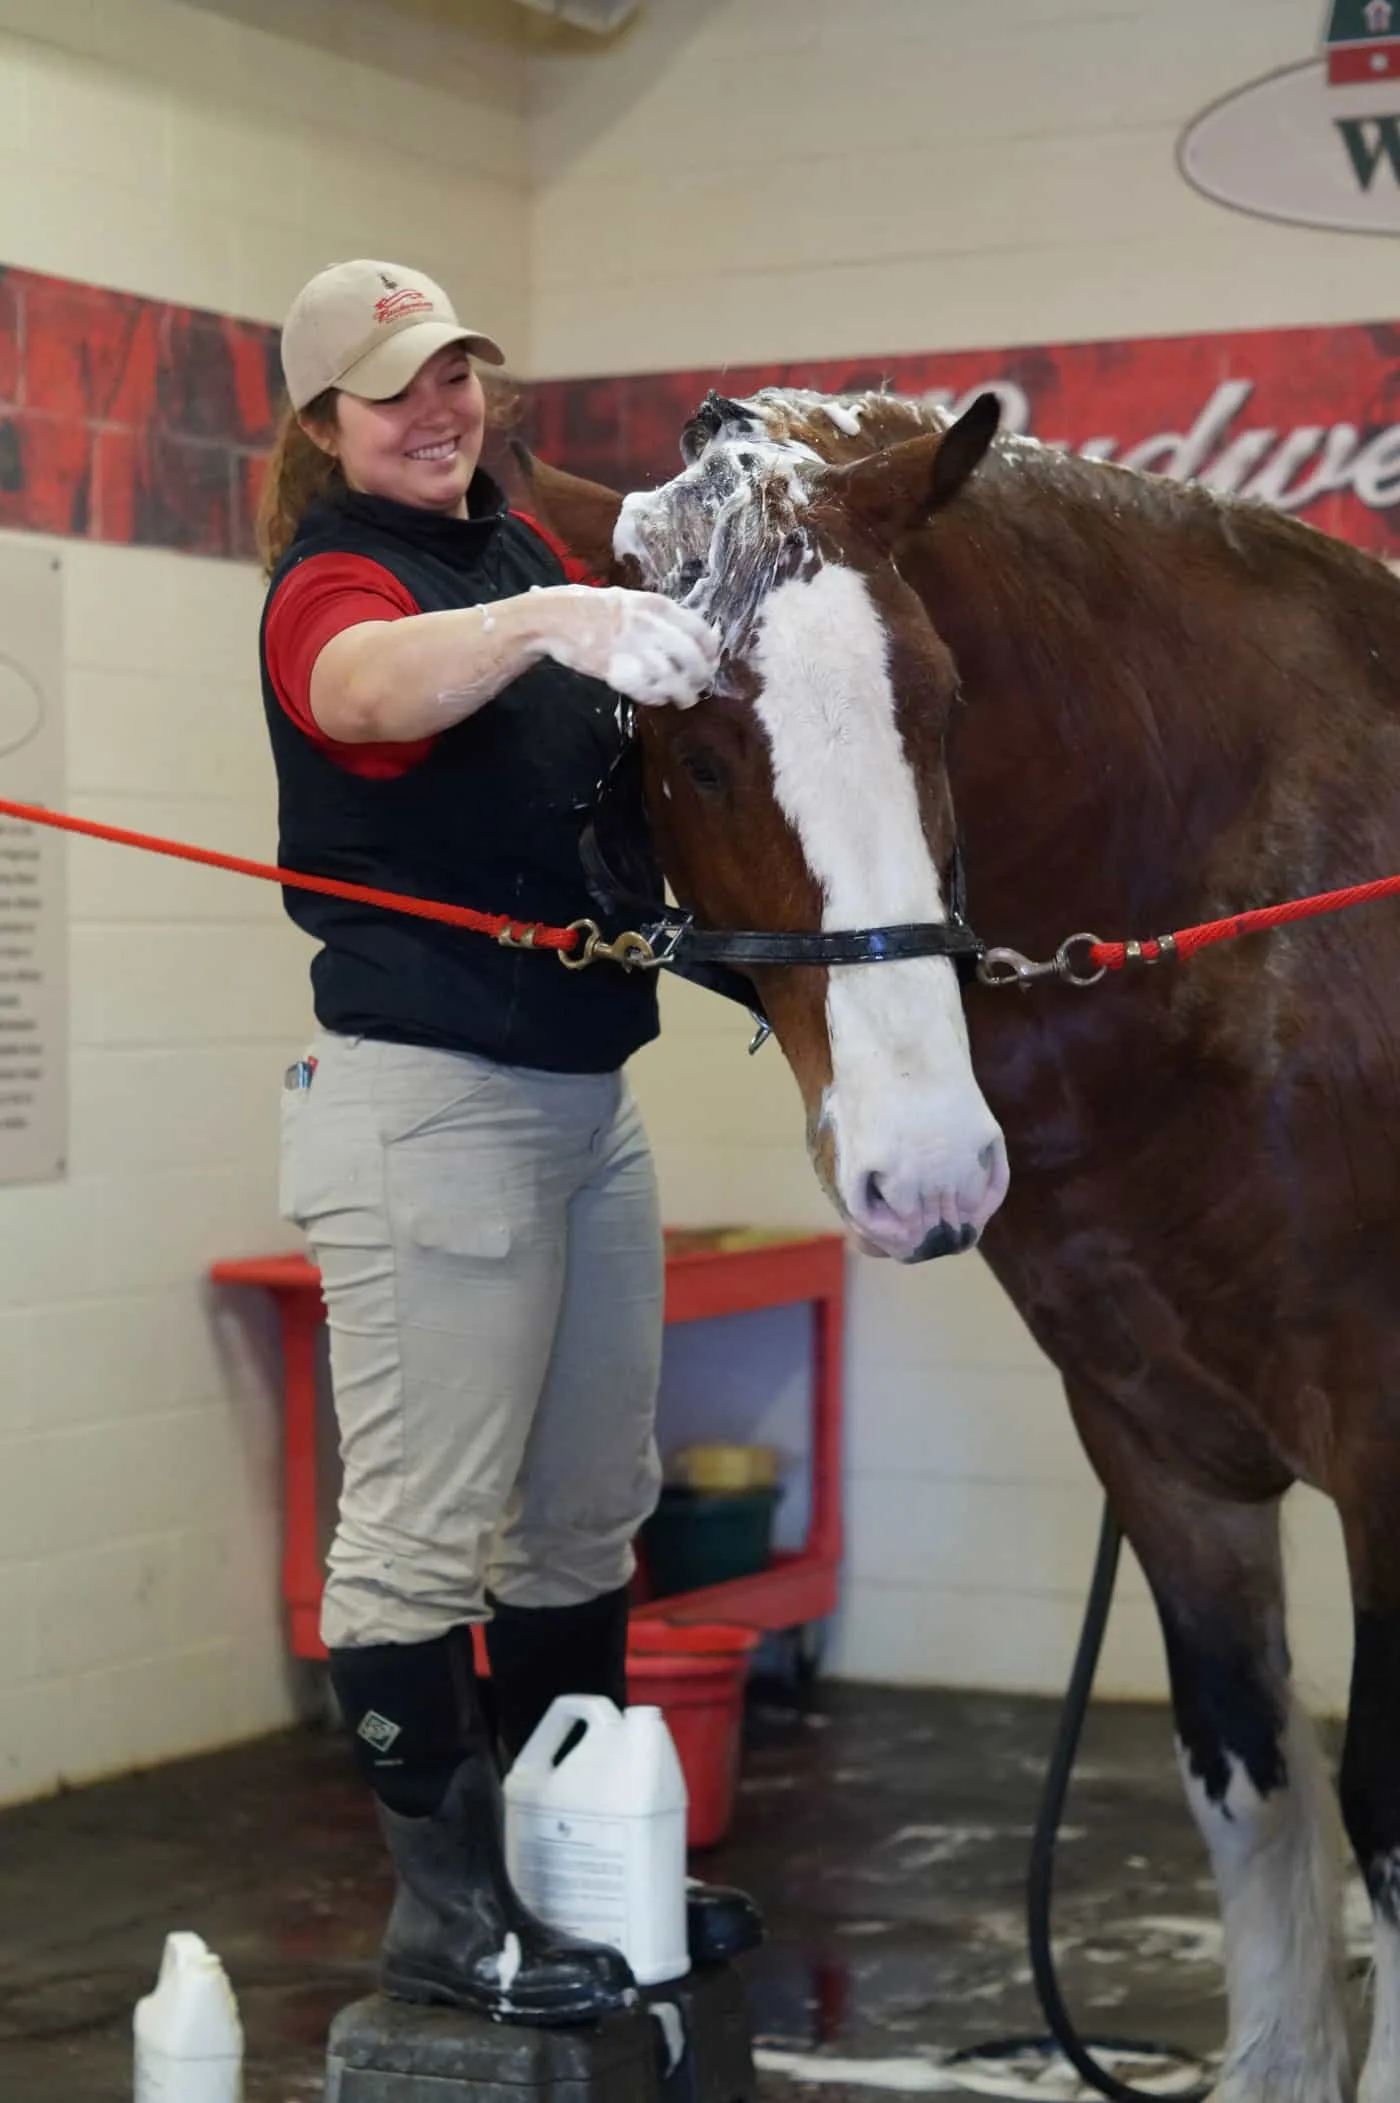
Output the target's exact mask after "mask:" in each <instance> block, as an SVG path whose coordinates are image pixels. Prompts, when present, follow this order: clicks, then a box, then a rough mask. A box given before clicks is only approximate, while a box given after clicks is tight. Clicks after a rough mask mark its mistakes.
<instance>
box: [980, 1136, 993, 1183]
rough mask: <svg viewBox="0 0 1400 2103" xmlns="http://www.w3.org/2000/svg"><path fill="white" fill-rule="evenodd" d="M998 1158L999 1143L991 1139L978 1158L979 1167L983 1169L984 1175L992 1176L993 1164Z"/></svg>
mask: <svg viewBox="0 0 1400 2103" xmlns="http://www.w3.org/2000/svg"><path fill="white" fill-rule="evenodd" d="M996 1157H997V1143H996V1141H995V1139H989V1140H988V1141H987V1144H986V1145H985V1146H984V1147H983V1149H982V1151H981V1153H980V1154H979V1155H978V1156H977V1166H978V1167H979V1168H980V1169H981V1171H982V1173H983V1175H990V1174H991V1171H992V1163H993V1162H994V1161H995V1160H996Z"/></svg>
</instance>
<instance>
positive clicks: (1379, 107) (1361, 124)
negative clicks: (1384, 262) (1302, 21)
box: [1177, 0, 1400, 234]
mask: <svg viewBox="0 0 1400 2103" xmlns="http://www.w3.org/2000/svg"><path fill="white" fill-rule="evenodd" d="M1177 158H1178V161H1179V164H1180V167H1181V172H1182V174H1183V175H1184V176H1185V177H1186V180H1187V181H1188V182H1189V183H1191V184H1192V185H1193V186H1194V187H1195V188H1196V189H1198V190H1200V191H1202V192H1203V193H1204V195H1205V196H1207V197H1211V198H1214V199H1215V201H1216V202H1217V203H1218V204H1226V205H1233V206H1234V207H1235V209H1236V210H1237V211H1241V212H1252V213H1254V214H1255V215H1256V216H1257V217H1259V218H1263V219H1284V220H1289V221H1291V222H1292V223H1293V224H1295V225H1299V226H1324V227H1334V228H1337V229H1338V230H1339V231H1344V232H1347V233H1367V234H1400V0H1330V5H1329V8H1328V14H1327V21H1326V26H1325V32H1324V38H1323V48H1322V51H1321V54H1320V55H1319V56H1317V57H1315V58H1312V59H1308V60H1305V61H1304V62H1303V63H1302V64H1301V65H1296V66H1287V67H1285V68H1284V69H1283V70H1282V71H1281V72H1278V73H1269V74H1266V75H1265V77H1264V78H1263V79H1262V80H1256V81H1252V82H1251V83H1250V84H1249V86H1247V87H1243V88H1237V89H1236V90H1235V91H1234V93H1233V94H1230V95H1227V96H1225V97H1224V98H1223V100H1222V101H1220V102H1217V103H1214V104H1212V106H1211V108H1210V109H1208V110H1205V111H1204V112H1203V113H1202V114H1201V115H1200V116H1199V117H1197V118H1196V120H1195V122H1194V123H1193V124H1191V125H1190V126H1188V128H1187V130H1186V131H1185V133H1184V134H1183V136H1182V139H1181V142H1180V145H1179V147H1178V149H1177Z"/></svg>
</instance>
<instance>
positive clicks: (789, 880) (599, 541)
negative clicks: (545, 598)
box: [521, 396, 1007, 1262]
mask: <svg viewBox="0 0 1400 2103" xmlns="http://www.w3.org/2000/svg"><path fill="white" fill-rule="evenodd" d="M996 422H997V405H996V402H995V399H994V398H993V397H991V396H985V397H982V398H981V399H980V400H979V401H978V402H977V403H976V404H974V405H973V407H972V408H971V409H970V410H969V411H968V412H967V414H966V415H965V416H964V417H962V418H961V419H960V420H959V421H958V422H957V423H955V424H953V425H951V426H950V427H949V428H946V429H939V430H936V431H932V432H926V433H925V434H924V435H923V436H921V437H917V438H913V439H909V440H907V441H905V442H903V443H901V444H898V445H893V446H890V447H887V448H886V449H885V450H883V451H880V452H878V453H875V454H873V455H868V457H865V458H858V457H851V458H848V459H845V460H840V459H838V460H836V461H833V460H832V459H829V458H823V457H822V454H821V452H819V451H818V450H817V448H816V447H815V446H813V445H811V444H809V443H807V442H806V441H805V440H804V439H803V438H801V437H799V436H797V435H788V434H785V435H784V436H782V437H780V438H777V439H775V438H774V437H773V436H772V435H771V434H770V432H769V430H768V429H767V428H765V424H764V421H763V419H762V417H761V416H760V415H759V414H757V413H756V412H755V410H754V407H753V405H750V404H745V403H736V402H731V401H728V400H727V399H725V398H724V397H721V396H711V397H710V398H709V399H708V401H707V402H706V403H705V404H704V406H703V407H702V409H701V410H700V411H699V412H698V414H697V416H696V417H695V418H694V419H692V421H691V423H690V424H689V425H688V426H687V429H686V434H685V439H684V442H683V457H684V458H685V460H686V462H687V464H686V467H685V469H684V471H683V472H682V473H681V474H679V475H677V476H676V477H675V478H674V480H672V481H670V482H668V483H666V484H665V485H664V486H662V487H661V488H659V489H655V490H650V491H644V492H640V493H638V494H635V495H631V496H628V497H626V498H623V497H620V496H618V495H617V494H616V493H614V492H612V491H610V490H606V489H604V488H602V487H601V486H600V485H598V484H594V483H587V482H582V481H580V480H579V479H578V478H576V477H573V476H568V475H564V474H561V473H560V472H559V471H558V470H555V469H551V468H547V467H545V466H544V465H543V464H542V463H539V462H534V461H531V460H528V459H526V458H522V462H521V464H522V466H523V468H524V470H525V472H526V474H527V477H528V479H529V482H530V492H531V501H532V504H533V507H534V508H535V510H536V511H537V512H539V513H540V514H541V515H542V516H544V517H545V518H546V519H547V520H548V522H549V523H550V524H551V525H552V526H553V527H554V529H555V531H556V532H558V533H559V534H560V535H561V537H562V538H563V539H564V540H565V542H566V543H567V544H568V545H569V546H570V547H571V548H572V549H573V550H574V552H575V553H576V554H578V555H580V556H582V557H583V558H584V559H585V560H586V561H588V562H589V564H590V566H591V567H592V569H593V570H594V572H595V574H597V575H599V576H602V577H606V578H607V579H609V580H610V581H615V582H623V583H628V584H632V585H634V586H638V587H645V588H648V589H651V590H655V591H661V592H664V593H666V594H667V595H668V596H669V597H671V598H673V599H677V600H681V601H683V602H684V603H685V604H686V605H688V606H690V607H692V608H694V609H695V610H696V611H698V612H699V613H701V614H702V615H703V616H704V617H705V618H706V619H707V620H709V621H711V622H713V623H714V625H715V626H716V627H717V628H718V629H719V631H720V634H721V636H722V639H723V649H722V655H721V660H720V666H719V671H718V674H717V676H716V680H715V685H714V688H713V690H712V691H711V692H710V693H709V694H708V695H706V696H705V697H704V698H703V699H702V700H701V701H700V703H699V704H698V705H697V706H696V707H694V708H692V709H688V710H685V711H682V710H680V709H659V710H657V709H647V710H643V711H641V717H642V720H641V722H640V725H639V730H640V735H641V738H642V740H643V748H644V762H645V778H646V797H647V807H648V812H649V815H650V818H651V823H652V827H653V832H654V836H655V840H656V845H657V848H658V851H659V853H660V857H661V861H662V864H663V866H664V867H665V870H666V874H667V876H668V878H669V879H670V882H671V885H672V888H673V889H674V891H675V893H676V896H677V897H678V898H679V899H680V901H681V903H682V904H683V905H684V906H685V907H687V908H688V909H689V910H690V911H692V912H693V913H694V914H695V916H696V919H697V921H698V922H699V923H700V924H701V925H702V926H704V927H706V928H711V929H726V928H727V929H732V928H761V929H765V930H774V931H778V932H780V933H784V934H788V933H793V934H795V933H798V932H805V933H814V932H818V931H836V930H846V929H881V930H883V929H890V928H902V927H907V926H910V925H914V926H920V927H923V928H924V929H928V928H930V927H934V928H938V927H941V926H942V925H943V924H944V923H946V922H947V921H948V920H949V917H950V910H951V903H952V897H953V891H954V888H955V885H956V880H957V879H956V873H955V872H956V865H957V833H956V822H955V817H954V811H953V804H952V797H951V794H950V791H949V786H948V777H947V771H946V767H945V758H944V746H945V737H946V733H947V730H948V725H949V721H950V717H951V714H952V711H953V708H954V705H955V701H956V696H957V675H956V671H955V668H954V665H953V662H952V659H951V657H950V655H949V653H948V651H947V649H946V648H945V647H944V645H943V643H942V642H941V641H940V639H939V637H938V635H937V634H936V632H935V631H934V629H933V627H932V625H931V624H930V622H929V620H928V618H927V616H926V614H925V613H924V611H923V608H922V606H921V604H920V602H919V601H918V599H917V598H916V597H915V595H914V593H913V592H912V591H911V590H910V589H909V588H908V586H907V585H906V584H905V583H904V582H903V580H902V579H901V577H900V574H899V571H898V568H897V567H896V562H895V552H896V550H897V548H898V545H899V542H900V540H901V538H902V536H903V535H904V534H905V533H907V532H909V531H910V530H912V529H913V528H915V527H916V526H918V525H920V524H922V523H923V521H924V520H926V519H927V518H928V517H929V516H930V515H931V514H932V513H934V512H935V511H937V510H938V509H939V508H940V507H941V506H942V505H945V504H947V503H950V502H951V501H952V500H953V498H954V497H955V496H956V494H957V492H958V490H959V488H960V487H961V486H962V484H963V482H964V481H965V480H966V479H967V477H968V475H970V474H971V473H972V472H973V470H974V469H975V467H976V466H977V463H978V461H979V460H980V459H981V457H982V455H983V453H984V452H985V450H986V448H987V446H988V444H989V443H990V441H991V439H992V437H993V435H994V433H995V430H996ZM839 437H840V434H839V433H837V434H836V440H837V443H838V445H839ZM857 450H858V448H856V447H854V446H853V447H852V448H851V451H852V453H854V452H856V451H857ZM750 976H751V978H752V980H753V983H754V984H755V986H756V988H757V990H758V993H759V995H760V998H761V1000H762V1003H763V1008H764V1012H765V1014H766V1015H767V1017H768V1019H769V1021H770V1022H771V1024H772V1027H773V1030H774V1032H775V1034H776V1036H777V1038H778V1041H779V1043H780V1044H781V1046H782V1049H783V1052H784V1054H785V1056H786V1058H787V1060H788V1062H789V1064H790V1066H791V1067H792V1070H793V1072H794V1074H795V1076H796V1079H797V1082H798V1085H799V1088H800V1090H801V1093H802V1097H803V1101H804V1104H805V1108H806V1113H807V1128H808V1145H809V1148H810V1151H811V1155H812V1159H813V1162H814V1165H815V1167H816V1170H817V1173H818V1175H819V1177H820V1179H821V1181H822V1183H823V1185H824V1187H825V1188H826V1190H827V1192H828V1194H829V1195H830V1196H831V1198H832V1199H833V1201H834V1202H835V1204H836V1206H837V1207H838V1209H839V1210H840V1212H841V1213H842V1214H843V1215H844V1217H845V1218H846V1220H847V1221H848V1222H849V1224H850V1225H851V1226H852V1227H853V1228H854V1230H855V1232H856V1234H857V1236H858V1237H859V1239H860V1241H861V1243H862V1244H863V1245H864V1246H865V1247H866V1248H867V1249H869V1250H870V1251H871V1252H872V1253H878V1254H884V1255H890V1256H894V1257H897V1258H899V1259H900V1260H901V1261H904V1262H914V1261H918V1260H921V1259H923V1258H925V1257H929V1256H936V1255H944V1254H947V1253H950V1252H952V1251H955V1250H959V1249H964V1248H968V1247H971V1246H972V1245H973V1243H974V1242H975V1241H976V1240H977V1239H978V1237H979V1235H980V1234H981V1231H982V1228H983V1226H984V1225H985V1224H986V1222H987V1220H988V1219H989V1218H990V1217H991V1216H992V1214H993V1213H994V1212H995V1211H996V1209H997V1207H998V1206H999V1205H1000V1203H1001V1201H1002V1198H1003V1197H1004V1195H1005V1192H1006V1185H1007V1167H1006V1150H1005V1145H1004V1143H1003V1140H1002V1135H1001V1132H1000V1130H999V1129H998V1126H997V1124H996V1122H995V1120H994V1118H993V1116H992V1114H991V1111H990V1110H989V1108H988V1106H987V1104H986V1102H985V1101H984V1099H983V1096H982V1093H981V1090H980V1089H979V1087H978V1084H977V1081H976V1078H975V1076H974V1074H973V1071H972V1065H971V1058H970V1053H969V1049H968V1039H967V1031H966V1027H965V1024H964V1020H963V1012H962V1002H961V994H960V988H959V984H958V977H957V972H956V969H955V966H954V963H953V961H952V960H951V958H950V957H949V956H947V955H929V954H924V955H918V956H913V957H907V956H906V957H903V958H901V959H900V960H899V961H889V960H884V961H880V962H861V963H853V964H832V965H830V966H829V967H828V966H825V965H815V964H806V963H784V964H776V965H755V966H754V967H753V968H752V970H751V971H750Z"/></svg>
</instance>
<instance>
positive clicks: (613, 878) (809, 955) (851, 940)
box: [579, 731, 986, 1019]
mask: <svg viewBox="0 0 1400 2103" xmlns="http://www.w3.org/2000/svg"><path fill="white" fill-rule="evenodd" d="M579 852H580V855H581V857H582V860H583V868H584V878H585V881H586V882H587V885H588V890H589V895H590V896H591V897H592V899H593V901H594V903H595V904H596V905H597V907H598V908H599V910H600V912H602V913H603V914H604V915H605V916H606V917H607V918H610V919H611V918H613V917H614V916H616V915H619V914H620V915H623V916H625V917H626V918H627V919H628V920H629V921H630V922H631V923H632V926H633V928H634V930H635V932H636V933H637V934H638V935H639V936H641V937H642V938H643V941H644V943H645V944H646V950H649V952H650V954H649V955H648V954H647V953H646V951H641V952H639V957H638V961H640V962H642V963H644V964H646V965H647V967H648V968H651V967H659V968H661V969H663V970H666V971H672V972H674V973H676V975H677V976H678V977H680V978H688V979H693V980H694V981H695V982H696V983H697V984H699V985H702V986H707V987H708V988H709V989H710V990H711V991H712V992H715V993H723V994H724V995H725V996H726V997H727V998H728V999H730V1000H737V1001H739V1002H740V1003H741V1004H742V1005H743V1006H744V1007H746V1008H747V1009H748V1010H749V1012H750V1013H751V1014H753V1015H755V1016H757V1017H759V1018H760V1019H764V1018H763V1008H762V1004H761V1002H760V1001H759V997H758V993H757V991H756V989H755V987H754V985H753V983H752V981H751V980H750V978H749V977H748V975H747V968H754V967H758V968H761V967H763V966H765V965H773V964H808V965H833V964H886V963H899V962H902V961H904V960H906V959H908V958H912V957H949V958H951V959H952V961H953V962H954V963H955V964H956V965H957V967H958V973H959V976H960V977H961V978H962V979H963V980H964V981H966V980H967V979H969V978H971V977H973V976H975V974H976V970H977V965H978V963H979V962H980V961H981V959H982V957H983V955H984V954H985V951H986V945H985V943H984V942H983V941H982V940H981V938H980V936H978V935H977V934H976V933H975V932H974V930H973V929H972V927H971V926H970V925H969V923H968V921H967V919H966V916H965V910H964V909H965V904H966V886H965V879H964V874H963V862H962V851H961V848H960V847H955V848H954V850H953V854H952V857H951V862H950V866H949V871H948V917H947V919H946V920H919V921H911V922H907V923H904V924H901V925H898V926H892V927H857V928H831V929H822V930H819V931H811V932H808V931H804V930H802V929H798V928H791V929H789V928H737V927H736V928H713V927H700V926H698V925H697V924H696V921H695V917H694V915H693V914H692V913H690V912H687V911H685V910H684V909H676V908H672V907H670V906H668V905H667V904H666V903H665V896H664V891H665V879H664V877H663V875H662V872H661V867H660V864H659V862H658V861H657V859H656V854H655V850H654V848H653V847H652V845H651V839H650V833H649V830H648V829H647V825H646V817H645V806H644V803H643V799H642V759H641V743H640V740H639V739H638V737H637V736H636V733H635V731H634V732H633V733H632V734H631V735H630V736H629V737H628V738H627V740H626V742H625V744H624V746H623V748H622V751H621V752H620V753H619V755H618V757H617V759H616V760H615V761H614V763H613V766H612V767H611V769H610V770H609V772H608V775H607V777H606V778H605V780H604V781H603V782H602V784H601V786H600V788H599V790H598V794H597V796H596V797H595V799H594V801H593V803H592V805H591V806H590V807H589V810H588V814H587V822H586V823H585V825H584V828H583V832H582V835H581V837H580V840H579ZM746 967H747V968H746Z"/></svg>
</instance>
